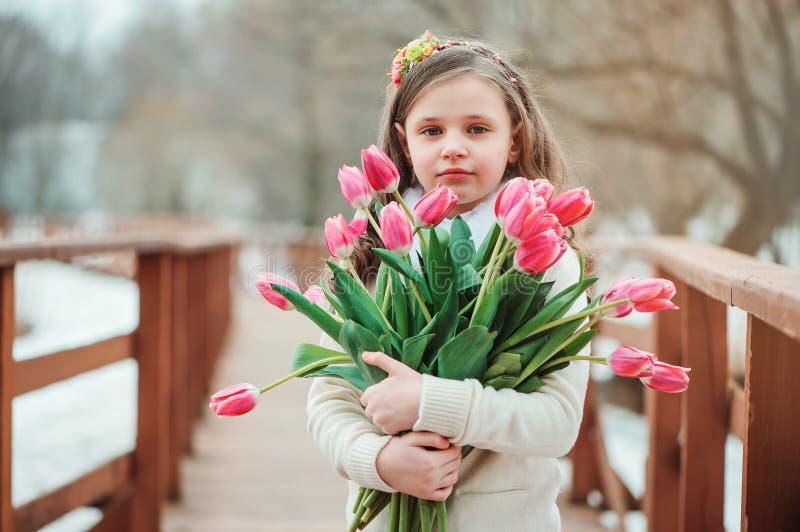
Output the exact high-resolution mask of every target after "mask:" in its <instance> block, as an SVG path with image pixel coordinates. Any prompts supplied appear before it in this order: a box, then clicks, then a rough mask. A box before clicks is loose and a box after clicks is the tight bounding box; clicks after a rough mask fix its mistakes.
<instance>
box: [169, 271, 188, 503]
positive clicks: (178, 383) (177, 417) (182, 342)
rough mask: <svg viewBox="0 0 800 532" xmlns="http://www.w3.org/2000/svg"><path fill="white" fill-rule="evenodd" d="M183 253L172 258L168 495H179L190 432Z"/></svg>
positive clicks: (185, 272)
mask: <svg viewBox="0 0 800 532" xmlns="http://www.w3.org/2000/svg"><path fill="white" fill-rule="evenodd" d="M187 272H188V265H187V261H186V257H182V256H176V255H174V256H173V258H172V372H171V377H172V379H171V380H172V385H171V386H170V405H171V409H170V418H171V422H170V427H169V428H170V432H169V437H170V441H169V489H168V496H169V498H170V499H173V500H176V499H179V498H180V488H181V475H180V460H181V455H182V454H183V452H184V450H185V449H186V447H187V441H188V439H189V437H190V432H191V426H192V424H191V414H190V410H189V404H191V403H192V401H190V399H189V398H190V395H189V390H190V387H189V377H188V365H189V363H188V336H189V334H190V331H189V329H188V327H187V310H188V309H187V303H188V299H187V298H188V291H189V284H188V278H187Z"/></svg>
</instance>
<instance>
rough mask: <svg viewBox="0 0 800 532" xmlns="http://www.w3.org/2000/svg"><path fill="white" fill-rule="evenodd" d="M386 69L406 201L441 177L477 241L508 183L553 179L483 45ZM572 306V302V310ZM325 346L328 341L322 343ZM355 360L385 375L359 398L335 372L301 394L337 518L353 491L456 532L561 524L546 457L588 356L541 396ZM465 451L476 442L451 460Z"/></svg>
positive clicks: (536, 126)
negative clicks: (340, 503) (418, 509)
mask: <svg viewBox="0 0 800 532" xmlns="http://www.w3.org/2000/svg"><path fill="white" fill-rule="evenodd" d="M426 46H427V49H426ZM420 49H421V50H422V51H421V53H417V52H419V51H420ZM415 58H417V59H415ZM409 65H410V68H409ZM393 70H394V72H393V83H392V84H390V86H389V89H388V92H387V100H386V106H385V109H384V113H383V118H382V124H381V140H380V142H381V144H382V148H383V149H384V151H386V152H387V153H388V154H389V156H390V157H391V158H392V160H393V161H394V163H395V164H396V165H397V168H398V170H399V172H400V188H399V190H400V192H401V193H402V194H403V195H404V197H405V199H406V202H408V203H409V204H413V203H414V202H415V201H416V200H417V199H418V198H419V197H421V195H422V194H424V193H425V192H427V191H429V190H431V189H432V188H434V187H435V186H436V185H437V184H438V183H442V184H444V185H446V186H448V187H450V188H452V190H453V191H454V192H455V193H456V194H457V195H458V198H459V202H458V204H457V205H456V207H454V208H453V211H452V212H451V213H450V215H449V216H450V218H452V217H455V216H456V215H459V214H460V215H461V217H462V218H463V219H464V220H465V221H466V222H467V223H468V224H469V226H470V229H471V230H472V234H473V237H474V240H475V242H476V243H477V244H480V242H481V241H482V240H483V238H484V236H485V235H486V234H487V232H488V231H489V230H490V229H491V226H492V223H493V222H494V209H493V207H494V199H495V196H496V194H497V191H498V189H499V188H500V186H501V185H502V183H503V182H504V181H506V180H507V179H508V178H510V177H511V176H524V177H527V178H529V179H536V178H546V179H549V180H550V181H551V182H552V183H553V184H554V185H555V186H559V185H561V184H563V182H564V180H565V177H566V176H565V173H566V172H565V166H564V163H563V159H562V156H561V153H560V151H559V148H558V145H557V143H556V141H555V139H554V138H553V134H552V132H551V129H550V127H549V125H548V123H547V121H546V120H545V118H544V117H543V116H542V114H541V112H540V110H539V107H538V105H537V103H536V101H535V99H534V98H533V94H532V92H531V89H530V88H529V86H528V85H527V83H526V82H525V80H524V79H523V77H522V76H520V75H519V74H517V72H516V70H515V69H514V68H513V67H512V66H511V65H509V64H508V63H507V62H505V61H504V60H503V59H502V58H500V56H498V55H497V54H495V53H494V52H492V51H491V50H490V49H489V48H487V47H485V46H483V45H480V44H478V43H475V42H472V43H470V42H466V41H447V43H442V42H441V41H438V40H437V39H436V38H435V37H433V36H431V35H430V33H428V32H426V33H425V35H423V36H422V37H420V39H418V40H416V41H412V42H411V43H409V46H408V47H407V48H405V49H403V50H400V53H399V54H398V58H397V59H396V60H395V65H394V69H393ZM381 200H382V201H383V203H384V204H386V203H388V201H390V198H381ZM448 225H449V220H446V221H445V222H443V224H442V226H443V227H444V228H445V229H448ZM371 230H372V228H370V231H371ZM376 245H377V246H380V245H381V244H380V241H379V240H378V238H377V235H376V234H375V233H374V232H373V233H371V234H368V235H367V237H365V238H363V239H362V241H361V244H360V248H359V249H358V252H357V253H356V254H355V255H354V257H353V258H354V259H355V260H354V263H355V264H356V269H357V271H358V272H359V275H360V276H361V277H362V278H363V279H364V280H365V281H367V282H369V281H371V280H372V279H373V277H374V273H375V271H376V269H377V265H378V259H377V257H376V256H375V255H374V253H372V252H371V248H372V247H374V246H376ZM578 274H579V265H578V260H577V256H576V254H575V252H574V251H572V250H571V249H569V250H568V251H567V253H565V254H564V255H563V256H562V258H561V259H560V260H559V262H558V263H556V265H554V266H553V267H551V268H550V269H549V270H548V272H547V274H546V277H545V280H546V281H547V280H552V281H555V285H554V286H553V288H552V290H551V292H550V294H556V293H558V292H560V291H561V290H562V289H563V288H566V287H567V286H568V285H570V284H572V283H574V282H576V281H577V279H578ZM583 305H584V303H583V301H581V300H580V298H579V300H578V301H577V302H576V304H575V306H574V307H573V309H571V311H570V312H574V311H578V310H580V309H581V308H582V307H583ZM322 343H323V345H326V346H328V347H334V348H338V346H336V344H335V342H333V341H332V340H331V339H330V338H327V337H326V338H323V342H322ZM584 354H585V353H584ZM363 356H364V360H365V361H367V362H368V363H370V364H373V365H376V366H378V367H381V368H382V369H384V370H386V371H387V373H388V374H389V376H388V377H387V378H386V379H385V380H384V381H382V382H380V383H378V384H376V385H374V386H371V387H370V388H368V389H367V390H366V391H365V392H364V393H363V395H362V394H361V393H360V392H359V390H357V389H356V388H354V387H352V386H350V385H349V383H347V382H345V381H343V380H340V379H334V378H316V379H314V383H313V385H312V387H311V390H310V392H309V400H308V429H309V432H310V433H311V435H312V437H313V438H314V440H315V442H316V443H317V445H318V446H319V447H320V448H321V449H322V450H323V452H324V453H325V454H326V455H327V456H328V458H329V459H330V461H331V463H332V464H333V466H334V467H335V468H336V470H337V472H338V473H339V474H340V475H342V476H343V477H345V478H347V479H349V480H350V482H349V487H350V494H349V495H350V496H349V500H348V506H347V511H348V512H350V511H351V509H352V507H353V503H354V501H355V497H356V495H357V490H358V486H359V485H361V486H365V487H368V488H377V489H380V490H383V491H386V492H394V491H401V492H404V493H409V494H412V495H414V496H417V497H421V498H425V499H431V500H437V501H438V500H447V518H448V526H449V528H448V529H449V530H451V531H455V532H470V531H474V532H484V531H489V530H492V531H505V530H507V531H513V532H519V531H523V530H536V531H552V530H559V528H560V518H559V513H558V508H557V506H556V496H557V495H558V490H559V471H558V466H557V463H556V458H557V457H559V456H562V455H564V454H566V453H567V452H568V451H569V450H570V448H571V447H572V445H573V444H574V442H575V439H576V437H577V434H578V428H579V426H580V422H581V416H582V412H583V400H584V395H585V392H586V384H587V379H588V374H589V363H588V362H572V363H571V364H570V365H569V366H568V367H567V368H565V369H563V370H560V371H557V372H555V373H553V374H551V375H550V376H548V377H547V378H546V379H545V381H546V383H547V384H546V385H545V386H543V387H542V388H540V389H539V391H537V392H534V393H531V394H522V393H518V392H516V391H513V390H509V389H504V390H500V391H496V390H494V389H492V388H483V387H482V386H481V384H480V383H479V382H478V381H477V380H465V381H454V380H447V379H441V378H438V377H433V376H430V375H420V374H419V373H417V372H416V371H414V370H413V369H411V368H409V367H408V366H405V365H403V364H402V363H401V362H399V361H396V360H394V359H391V358H390V357H388V356H387V355H385V354H383V353H364V354H363ZM405 431H410V432H405ZM404 432H405V434H403V435H399V434H400V433H404ZM463 445H471V446H473V447H475V450H474V451H473V452H472V453H471V454H469V455H468V456H467V458H465V459H464V462H463V463H461V459H460V451H461V446H463ZM350 517H352V514H349V517H348V519H349V518H350ZM387 517H388V512H387V511H384V512H382V515H379V516H378V518H376V519H375V520H374V521H373V522H372V523H371V524H370V525H369V526H368V527H367V530H372V531H381V530H385V529H386V527H387Z"/></svg>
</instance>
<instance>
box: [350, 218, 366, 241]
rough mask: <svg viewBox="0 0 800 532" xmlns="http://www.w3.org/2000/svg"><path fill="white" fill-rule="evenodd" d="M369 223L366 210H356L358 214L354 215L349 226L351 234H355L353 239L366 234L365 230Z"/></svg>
mask: <svg viewBox="0 0 800 532" xmlns="http://www.w3.org/2000/svg"><path fill="white" fill-rule="evenodd" d="M367 223H369V221H368V219H367V215H366V214H364V211H356V215H355V216H353V221H352V222H350V225H349V226H348V228H349V230H350V234H351V235H353V239H356V238H358V237H360V236H361V235H363V234H364V231H366V230H367Z"/></svg>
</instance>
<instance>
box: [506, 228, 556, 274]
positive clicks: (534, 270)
mask: <svg viewBox="0 0 800 532" xmlns="http://www.w3.org/2000/svg"><path fill="white" fill-rule="evenodd" d="M566 250H567V243H566V242H565V241H564V239H563V238H561V237H559V236H558V235H557V234H556V232H555V231H553V230H552V229H548V230H547V231H544V232H542V233H539V234H538V235H536V236H534V237H533V238H531V239H529V240H526V241H525V242H523V243H522V244H520V246H519V247H518V248H517V251H516V253H514V267H516V268H517V269H518V270H520V271H523V272H525V273H528V274H530V275H536V274H538V273H541V272H543V271H545V270H546V269H547V268H549V267H550V266H552V265H553V264H555V263H556V262H558V259H560V258H561V255H563V254H564V252H565V251H566Z"/></svg>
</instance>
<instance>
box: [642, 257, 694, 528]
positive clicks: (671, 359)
mask: <svg viewBox="0 0 800 532" xmlns="http://www.w3.org/2000/svg"><path fill="white" fill-rule="evenodd" d="M656 276H658V277H673V276H670V275H669V274H668V273H667V272H664V271H657V272H656ZM675 287H676V288H677V290H678V293H677V294H676V296H675V297H674V298H673V301H674V302H675V303H676V304H677V305H678V306H682V305H683V301H684V292H685V290H686V285H685V284H684V283H682V282H680V281H678V280H675ZM681 312H682V311H681V310H677V311H664V312H658V313H656V314H655V315H654V316H653V320H654V327H655V335H654V337H655V345H656V351H655V352H656V354H657V355H658V357H659V359H660V360H663V361H664V362H668V363H670V364H680V363H681V360H682V355H681V351H682V345H681V315H680V313H681ZM645 411H646V414H647V420H648V422H649V428H650V455H649V456H648V458H647V487H646V490H645V495H644V508H645V513H646V514H647V529H648V530H649V531H650V532H674V531H675V530H678V489H679V476H678V472H679V468H680V447H679V445H678V430H679V429H680V420H681V398H680V396H676V395H672V394H666V393H661V392H656V391H654V390H650V389H647V390H646V392H645Z"/></svg>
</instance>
